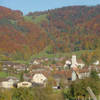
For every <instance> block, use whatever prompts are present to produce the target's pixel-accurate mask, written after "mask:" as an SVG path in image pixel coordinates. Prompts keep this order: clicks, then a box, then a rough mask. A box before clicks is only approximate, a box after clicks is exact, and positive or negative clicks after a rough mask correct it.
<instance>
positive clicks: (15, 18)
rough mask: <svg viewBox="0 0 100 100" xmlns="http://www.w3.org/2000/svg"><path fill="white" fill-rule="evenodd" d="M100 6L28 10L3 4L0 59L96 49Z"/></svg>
mask: <svg viewBox="0 0 100 100" xmlns="http://www.w3.org/2000/svg"><path fill="white" fill-rule="evenodd" d="M99 36H100V6H99V5H98V6H93V7H87V6H72V7H63V8H58V9H54V10H49V11H44V12H35V13H29V14H28V15H26V16H23V13H22V12H20V11H15V10H11V9H9V8H5V7H2V6H0V55H2V57H1V58H0V59H2V60H5V59H7V60H8V59H9V58H10V59H12V58H13V59H15V60H17V59H18V60H20V59H24V60H27V59H28V58H29V57H30V56H31V55H34V54H36V53H40V52H46V53H49V54H52V53H57V52H72V51H79V50H95V49H96V48H97V47H99V44H100V38H99Z"/></svg>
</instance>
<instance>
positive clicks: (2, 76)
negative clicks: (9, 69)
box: [0, 72, 8, 78]
mask: <svg viewBox="0 0 100 100" xmlns="http://www.w3.org/2000/svg"><path fill="white" fill-rule="evenodd" d="M6 77H8V73H6V72H0V78H6Z"/></svg>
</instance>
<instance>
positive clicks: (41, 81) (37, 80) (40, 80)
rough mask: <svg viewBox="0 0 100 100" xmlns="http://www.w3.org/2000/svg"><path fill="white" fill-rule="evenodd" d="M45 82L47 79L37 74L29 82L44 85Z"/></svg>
mask: <svg viewBox="0 0 100 100" xmlns="http://www.w3.org/2000/svg"><path fill="white" fill-rule="evenodd" d="M46 80H47V78H46V77H45V76H44V75H43V74H41V73H38V74H35V75H34V76H33V78H32V80H31V81H32V82H33V83H39V84H45V82H46Z"/></svg>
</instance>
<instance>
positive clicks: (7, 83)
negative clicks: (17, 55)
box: [0, 76, 19, 88]
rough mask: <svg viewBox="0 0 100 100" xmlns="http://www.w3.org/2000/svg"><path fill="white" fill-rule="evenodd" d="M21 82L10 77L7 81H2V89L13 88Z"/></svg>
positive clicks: (0, 84)
mask: <svg viewBox="0 0 100 100" xmlns="http://www.w3.org/2000/svg"><path fill="white" fill-rule="evenodd" d="M18 81H19V80H18V79H17V78H15V77H12V76H11V77H8V78H6V79H3V80H1V82H0V87H2V88H13V87H14V84H15V83H17V82H18Z"/></svg>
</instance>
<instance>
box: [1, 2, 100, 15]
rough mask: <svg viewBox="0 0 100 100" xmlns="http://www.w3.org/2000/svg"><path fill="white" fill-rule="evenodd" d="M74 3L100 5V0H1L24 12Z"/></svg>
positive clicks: (6, 4)
mask: <svg viewBox="0 0 100 100" xmlns="http://www.w3.org/2000/svg"><path fill="white" fill-rule="evenodd" d="M73 5H87V6H95V5H100V0H0V6H5V7H8V8H11V9H13V10H21V11H22V12H23V13H24V14H27V13H29V12H36V11H44V10H48V9H49V10H50V9H54V8H61V7H64V6H73Z"/></svg>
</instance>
